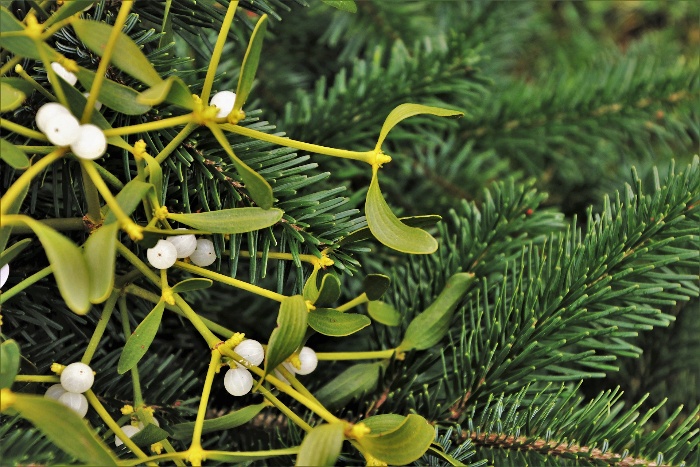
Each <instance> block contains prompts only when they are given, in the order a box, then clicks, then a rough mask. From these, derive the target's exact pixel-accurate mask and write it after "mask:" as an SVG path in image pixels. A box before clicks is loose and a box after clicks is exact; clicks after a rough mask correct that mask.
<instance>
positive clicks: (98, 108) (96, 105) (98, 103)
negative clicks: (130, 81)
mask: <svg viewBox="0 0 700 467" xmlns="http://www.w3.org/2000/svg"><path fill="white" fill-rule="evenodd" d="M90 6H92V5H90ZM88 8H89V7H88ZM83 96H85V99H89V98H90V93H89V92H84V93H83ZM93 107H94V108H95V110H100V109H101V108H102V102H100V101H95V105H94V106H93Z"/></svg>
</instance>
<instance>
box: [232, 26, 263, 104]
mask: <svg viewBox="0 0 700 467" xmlns="http://www.w3.org/2000/svg"><path fill="white" fill-rule="evenodd" d="M265 31H267V15H262V16H261V17H260V19H259V20H258V24H256V25H255V29H254V30H253V35H252V36H250V42H249V43H248V49H247V50H246V51H245V57H244V58H243V65H241V74H240V76H239V77H238V87H237V88H236V102H234V104H233V110H231V113H234V114H235V113H238V111H239V110H241V109H242V108H243V105H244V104H245V102H246V100H248V95H249V94H250V89H251V88H252V87H253V80H254V79H255V73H256V72H257V71H258V63H259V62H260V52H261V51H262V43H263V38H264V37H265Z"/></svg>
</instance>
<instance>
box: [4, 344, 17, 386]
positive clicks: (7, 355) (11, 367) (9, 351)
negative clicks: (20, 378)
mask: <svg viewBox="0 0 700 467" xmlns="http://www.w3.org/2000/svg"><path fill="white" fill-rule="evenodd" d="M19 358H20V353H19V345H17V342H15V341H14V340H13V339H9V340H6V341H5V342H3V343H2V344H0V389H5V388H9V387H10V386H12V382H13V381H14V380H15V376H17V373H18V372H19Z"/></svg>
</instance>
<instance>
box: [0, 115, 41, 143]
mask: <svg viewBox="0 0 700 467" xmlns="http://www.w3.org/2000/svg"><path fill="white" fill-rule="evenodd" d="M0 128H4V129H6V130H9V131H11V132H13V133H17V134H18V135H22V136H26V137H27V138H31V139H35V140H38V141H48V140H49V139H48V138H47V137H46V135H44V134H43V133H39V132H38V131H34V130H32V129H29V128H27V127H24V126H22V125H18V124H16V123H15V122H11V121H9V120H5V119H4V118H0Z"/></svg>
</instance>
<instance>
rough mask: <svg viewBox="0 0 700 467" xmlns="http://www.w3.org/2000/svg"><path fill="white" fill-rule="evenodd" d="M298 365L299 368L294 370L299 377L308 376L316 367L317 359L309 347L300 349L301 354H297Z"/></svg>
mask: <svg viewBox="0 0 700 467" xmlns="http://www.w3.org/2000/svg"><path fill="white" fill-rule="evenodd" d="M299 363H300V364H301V366H300V368H299V369H298V370H296V373H297V374H299V375H308V374H309V373H311V372H312V371H314V370H315V369H316V366H317V365H318V357H317V356H316V352H314V351H313V350H312V349H310V348H309V347H304V348H303V349H301V352H299Z"/></svg>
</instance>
